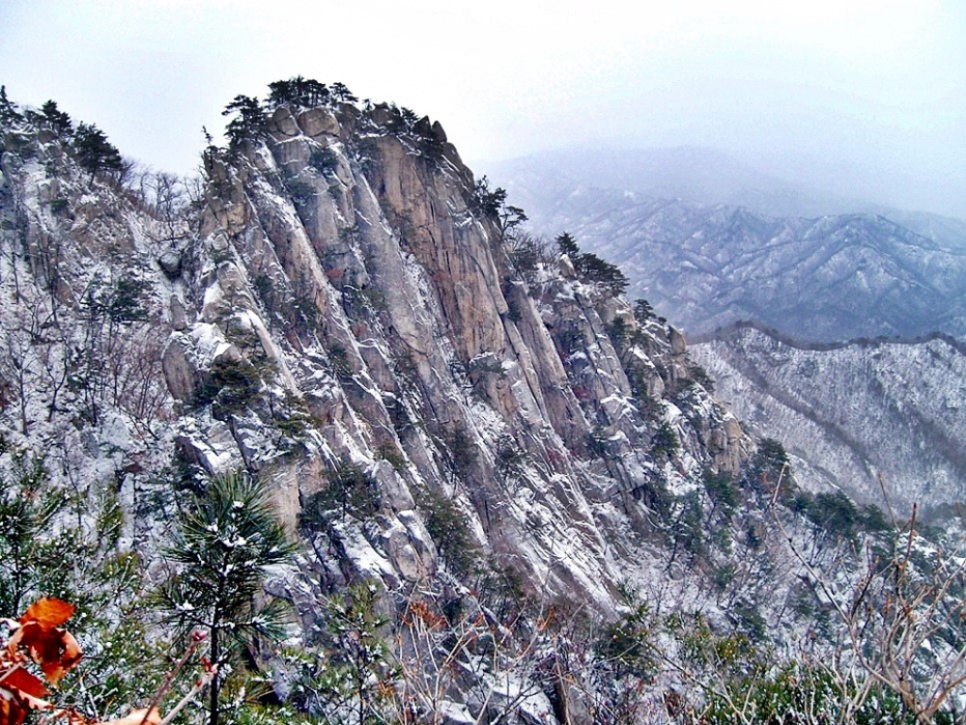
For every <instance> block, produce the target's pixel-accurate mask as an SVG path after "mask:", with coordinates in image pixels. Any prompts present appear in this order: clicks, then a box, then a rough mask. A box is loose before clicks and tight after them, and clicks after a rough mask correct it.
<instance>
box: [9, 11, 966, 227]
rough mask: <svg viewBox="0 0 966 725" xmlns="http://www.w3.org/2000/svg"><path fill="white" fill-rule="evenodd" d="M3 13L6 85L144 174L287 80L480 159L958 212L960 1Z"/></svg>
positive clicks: (964, 150)
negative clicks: (587, 165) (707, 172)
mask: <svg viewBox="0 0 966 725" xmlns="http://www.w3.org/2000/svg"><path fill="white" fill-rule="evenodd" d="M0 24H2V26H3V27H4V28H5V33H4V37H3V38H2V39H0V68H2V71H0V83H2V84H5V85H6V88H7V93H8V95H9V97H10V98H11V99H12V100H14V101H15V102H17V103H20V104H22V105H30V106H40V105H41V104H42V103H44V101H46V100H47V99H53V100H55V101H56V102H57V103H58V105H59V107H60V108H61V109H62V110H63V111H66V112H67V113H69V114H70V115H71V117H72V118H74V119H75V120H83V121H86V122H88V123H95V124H97V125H98V127H100V128H101V129H103V130H104V131H105V133H107V135H108V137H109V138H110V140H111V141H112V142H113V143H114V144H115V145H116V146H117V147H118V148H119V149H120V151H121V153H122V154H124V155H125V156H128V157H131V158H133V159H137V160H139V161H141V162H143V163H144V164H147V165H149V166H151V167H153V168H155V169H158V170H165V171H171V172H175V173H179V174H187V173H191V172H192V171H194V170H196V169H197V167H198V160H199V154H200V151H201V150H202V148H203V146H204V143H205V142H204V137H203V134H202V127H206V128H207V129H208V130H209V131H210V132H211V133H212V134H214V135H215V136H216V139H217V138H218V137H219V136H220V133H221V131H222V129H223V128H224V122H225V119H224V118H223V117H222V116H221V110H222V109H223V108H224V106H225V105H226V104H227V103H229V102H230V101H231V99H232V98H234V96H235V95H237V94H246V95H252V96H258V97H264V96H265V94H266V93H267V84H268V83H270V82H272V81H275V80H279V79H284V78H289V77H292V76H295V75H303V76H305V77H313V78H316V79H318V80H319V81H321V82H323V83H333V82H336V81H340V82H343V83H345V84H346V85H347V86H348V87H349V88H350V89H351V90H352V91H353V92H354V93H355V94H356V95H357V96H359V97H360V98H371V99H372V100H373V101H374V102H378V101H385V102H390V101H392V102H396V103H398V104H399V105H401V106H406V107H409V108H412V109H413V110H414V111H415V112H416V113H418V114H419V115H429V116H430V118H432V119H433V120H438V121H439V122H440V123H441V124H442V125H443V127H444V128H445V129H446V132H447V134H448V136H449V139H450V140H451V141H452V142H453V143H454V144H455V145H456V147H457V149H458V150H459V152H460V154H461V155H462V156H463V158H464V159H470V160H472V161H473V164H475V165H478V166H480V168H483V169H484V170H485V166H486V164H487V163H490V162H494V161H496V160H500V159H509V158H516V157H523V156H527V155H530V154H534V153H539V152H542V151H550V150H554V149H564V148H571V147H588V146H591V147H596V148H600V149H615V148H617V149H661V148H673V147H678V146H695V147H704V148H710V149H714V150H716V151H719V152H721V153H723V154H725V155H727V156H729V157H731V158H733V159H735V160H736V161H737V162H739V163H741V164H743V165H746V166H748V167H750V168H753V169H757V170H759V171H760V172H762V173H765V174H768V175H771V176H775V177H777V178H780V179H783V180H786V181H788V182H794V183H797V184H801V185H803V186H807V187H811V188H815V189H817V190H820V191H824V192H828V193H832V194H836V195H840V196H846V197H850V198H856V199H866V200H869V201H871V202H876V203H880V204H884V205H889V206H895V207H897V208H900V209H907V210H922V211H929V212H933V213H937V214H942V215H946V216H953V217H958V218H960V219H966V6H963V5H962V4H961V3H956V2H951V1H947V2H942V1H938V2H911V1H910V2H900V1H896V2H889V1H888V0H883V1H880V2H867V1H865V0H854V1H853V2H847V3H841V2H840V3H835V2H831V1H822V2H816V3H812V4H810V5H809V6H808V7H804V6H801V7H799V6H790V7H775V6H774V4H770V3H765V2H756V1H752V0H745V1H744V2H735V3H731V4H729V5H728V6H727V7H719V6H718V4H716V3H712V2H695V1H692V2H682V3H677V4H675V7H673V8H668V7H663V6H660V5H657V4H647V3H645V4H644V5H642V6H639V7H636V8H633V9H627V8H625V7H623V6H620V5H618V4H616V3H605V4H603V5H600V6H597V7H594V8H589V7H586V6H584V5H582V4H579V3H568V2H558V3H547V2H526V3H522V4H521V3H510V2H507V1H505V0H499V1H497V2H492V3H489V4H487V5H486V6H479V5H472V6H470V5H467V6H465V7H463V6H458V5H454V4H451V3H450V4H447V3H442V2H436V1H435V0H432V1H430V0H421V1H420V2H416V3H412V4H409V5H406V6H400V5H397V4H394V3H390V2H374V3H370V4H368V5H367V6H366V7H365V8H359V7H350V6H346V5H345V4H336V3H331V4H321V5H320V4H315V5H311V4H308V3H295V4H293V5H291V6H287V7H286V8H285V9H284V10H283V9H277V8H267V7H266V6H265V5H264V4H260V3H257V2H249V1H245V0H243V1H241V2H235V3H228V2H224V1H222V0H212V1H210V2H204V3H189V2H186V0H159V2H154V3H147V2H140V1H138V0H132V1H129V2H118V1H117V0H92V1H91V2H77V1H75V0H60V1H55V2H50V3H44V4H43V5H41V4H37V3H32V2H29V1H28V0H8V2H5V3H4V4H3V5H2V6H0ZM474 171H477V173H480V172H479V171H478V170H477V169H476V168H474Z"/></svg>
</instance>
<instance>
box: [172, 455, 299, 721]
mask: <svg viewBox="0 0 966 725" xmlns="http://www.w3.org/2000/svg"><path fill="white" fill-rule="evenodd" d="M291 551H292V550H291V546H290V544H289V543H288V541H287V539H286V536H285V531H284V529H283V528H282V525H281V524H280V523H279V522H278V521H277V520H276V518H275V516H274V514H273V512H272V509H271V507H270V506H269V503H268V500H267V498H266V495H265V491H264V488H263V487H262V486H261V485H260V484H259V483H258V481H256V480H255V479H252V478H250V477H248V476H247V475H245V474H243V473H235V474H231V475H228V476H224V477H221V478H216V479H214V480H212V481H211V482H210V483H209V484H208V487H207V490H206V491H205V492H204V494H203V495H199V496H197V497H195V498H194V499H193V500H192V501H191V502H189V503H188V505H186V506H185V507H184V508H183V509H182V510H181V513H180V514H179V516H178V519H177V521H176V530H175V534H174V542H173V543H172V545H171V546H170V547H168V548H167V549H166V550H165V555H166V558H167V559H168V560H169V561H172V562H175V563H177V564H180V571H179V573H178V574H177V575H175V576H173V577H172V578H171V579H169V580H168V582H167V583H166V584H165V586H164V587H163V589H162V592H161V594H162V601H163V603H164V605H165V608H166V609H167V610H168V612H169V614H170V619H171V620H173V621H174V622H175V623H176V624H177V625H178V626H179V628H180V629H181V630H182V632H183V633H185V634H187V633H189V632H190V631H192V630H194V629H200V630H203V631H205V632H206V633H207V635H208V642H209V647H210V652H209V654H210V658H211V661H212V663H213V664H215V665H217V666H219V667H220V668H223V667H224V665H225V664H226V663H227V662H228V661H229V660H230V659H231V657H232V655H234V654H236V653H237V652H239V651H240V650H241V649H242V648H244V647H246V646H247V645H249V644H250V643H251V642H252V641H253V640H254V639H255V638H256V637H259V636H264V637H269V638H275V637H277V636H278V635H279V627H280V623H281V615H282V609H281V606H280V602H278V601H277V600H269V601H268V602H267V603H265V604H256V602H255V597H256V595H257V594H258V593H259V591H260V590H261V586H262V581H263V579H264V577H265V569H266V567H269V566H271V565H273V564H278V563H281V562H284V561H285V560H287V559H288V558H289V556H290V555H291ZM223 682H224V675H223V673H221V672H219V674H218V675H217V676H216V677H215V679H214V680H213V681H212V683H211V690H210V692H209V703H208V725H218V720H219V714H220V709H219V703H218V698H219V694H220V690H221V686H222V684H223Z"/></svg>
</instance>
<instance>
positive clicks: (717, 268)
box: [498, 157, 966, 341]
mask: <svg viewBox="0 0 966 725" xmlns="http://www.w3.org/2000/svg"><path fill="white" fill-rule="evenodd" d="M532 158H536V157H532ZM514 174H515V175H512V176H510V177H509V178H508V180H507V187H508V189H509V190H510V193H511V194H512V196H513V198H514V199H515V200H517V201H518V203H520V204H521V205H522V206H524V208H525V209H526V210H527V213H528V215H529V216H530V220H531V223H532V225H533V228H534V229H535V230H536V231H538V232H545V233H550V234H552V233H555V232H556V231H558V230H560V229H566V230H568V231H570V232H571V233H572V234H574V235H575V236H576V237H577V239H578V240H579V241H580V243H581V244H582V245H584V246H586V247H587V248H589V249H591V250H593V251H594V252H596V253H598V254H600V255H601V256H604V257H606V258H607V259H610V260H613V261H614V262H615V263H617V264H618V265H620V267H621V268H622V270H623V271H624V272H625V274H627V275H628V277H629V278H630V280H631V286H630V289H629V292H628V294H629V296H632V297H633V296H637V297H645V298H647V299H648V300H649V301H650V302H651V303H652V304H653V305H654V307H655V309H656V310H658V311H659V312H660V313H661V314H663V315H666V316H667V317H669V318H670V319H673V320H675V321H676V322H677V323H678V324H681V325H682V326H683V327H684V328H685V330H686V331H687V332H688V333H691V334H693V333H706V332H710V331H712V330H714V329H715V328H717V327H721V326H724V325H728V324H730V323H732V322H735V321H737V320H742V319H752V320H756V321H758V322H761V323H763V324H765V325H767V326H770V327H774V328H776V329H779V330H781V331H782V332H784V333H786V334H790V335H792V336H794V337H796V338H803V339H809V340H817V341H831V340H844V339H850V338H856V337H877V336H881V335H885V336H889V337H892V336H895V335H899V336H904V337H915V336H918V335H924V334H928V333H929V332H933V331H941V332H945V333H948V334H951V335H955V336H957V337H962V336H964V335H966V292H964V291H966V246H964V244H963V242H962V241H961V240H960V239H959V237H958V236H957V235H958V234H959V231H958V230H959V226H958V225H959V223H958V222H957V221H956V220H943V219H942V218H940V217H933V216H932V215H919V216H918V217H917V219H918V220H919V223H920V226H921V225H923V224H932V225H933V226H932V232H933V236H934V237H936V238H928V237H925V236H922V235H920V234H917V233H915V232H914V231H911V230H909V229H907V228H905V227H902V226H900V225H899V224H897V223H895V222H893V221H891V220H889V219H887V218H885V217H883V216H881V215H879V216H877V215H871V214H860V213H855V214H841V215H828V216H822V217H817V218H805V217H784V218H783V217H775V216H768V215H765V214H761V213H758V212H755V211H751V210H750V209H748V208H745V207H741V206H729V205H724V204H705V203H700V202H697V201H691V200H685V199H681V198H675V199H658V198H653V197H649V196H642V195H641V194H638V193H637V192H634V191H628V190H618V189H602V188H596V187H592V186H588V185H585V184H581V183H577V182H574V181H573V180H572V179H571V178H570V177H568V176H565V175H560V174H557V173H555V172H554V170H553V169H552V168H550V167H549V166H540V165H539V164H530V165H526V164H524V165H522V166H517V171H516V172H514ZM498 181H500V182H501V183H502V181H503V180H502V179H498ZM945 222H948V224H945ZM944 224H945V225H944ZM964 239H966V236H964Z"/></svg>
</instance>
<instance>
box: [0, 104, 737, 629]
mask: <svg viewBox="0 0 966 725" xmlns="http://www.w3.org/2000/svg"><path fill="white" fill-rule="evenodd" d="M4 148H5V151H4V155H3V167H2V168H3V198H2V204H3V215H4V220H5V221H4V229H3V246H4V256H3V260H4V261H3V264H4V267H3V278H2V281H3V288H4V300H5V301H4V313H3V314H4V320H5V335H6V345H5V350H4V367H3V384H4V391H5V395H4V398H3V403H4V405H3V411H2V415H3V421H4V429H5V430H6V431H7V435H9V436H13V437H14V438H16V440H17V441H18V442H19V443H22V444H24V445H32V446H36V447H38V448H39V447H47V449H48V450H49V451H50V455H51V457H52V458H56V459H58V460H59V463H58V465H56V466H55V468H56V469H57V470H59V471H62V472H63V475H65V476H69V477H74V478H77V479H78V480H84V481H85V482H88V483H89V485H93V486H104V485H114V486H117V487H119V489H120V490H121V491H122V493H123V496H124V498H125V500H126V501H127V502H128V503H129V506H130V512H131V518H130V522H129V535H130V537H131V539H132V540H133V541H134V542H135V543H137V542H138V541H141V540H142V539H144V540H146V537H147V538H150V535H151V531H152V527H151V522H152V521H154V520H155V519H154V518H152V517H154V516H157V515H161V516H163V509H164V506H165V505H166V504H164V501H165V500H170V492H169V493H164V491H166V490H168V489H165V488H164V486H163V485H162V483H159V481H162V480H170V476H171V475H175V479H176V484H177V485H182V486H184V485H187V486H192V485H198V484H195V483H193V481H194V477H195V476H196V475H197V473H199V472H204V473H206V474H209V475H210V474H217V473H221V472H224V471H227V470H231V469H236V468H246V469H248V470H250V471H252V472H255V473H257V475H258V476H260V477H261V478H262V479H263V480H265V481H267V482H269V485H270V487H271V489H272V491H273V495H274V498H275V499H276V502H277V504H278V508H279V510H280V511H281V512H282V514H283V515H284V517H285V519H286V521H287V522H288V524H289V525H290V526H291V528H292V529H293V530H294V529H295V528H297V527H299V526H301V527H302V529H301V530H302V532H303V533H306V532H307V533H306V536H307V537H308V539H309V540H310V543H311V542H314V544H315V546H314V548H313V549H312V550H314V552H315V554H313V558H314V559H315V562H314V564H313V566H316V567H319V568H320V571H322V572H323V579H324V580H325V581H326V582H328V585H329V586H335V585H338V584H339V583H344V582H346V581H349V580H355V579H358V578H359V577H375V578H377V579H381V580H382V581H383V582H384V583H385V584H386V586H388V587H390V588H392V587H394V586H397V585H399V584H400V583H401V582H407V581H409V582H412V581H416V580H419V579H421V578H425V577H429V576H431V575H433V574H434V573H435V572H436V571H437V570H438V569H439V568H440V567H441V566H447V563H446V562H447V556H448V555H451V554H452V552H447V551H445V550H444V549H443V547H442V546H441V542H439V541H435V540H434V536H433V535H431V534H430V532H429V531H428V530H427V520H428V519H427V516H428V515H429V514H428V513H427V505H426V503H425V502H426V501H427V500H437V499H438V498H440V497H441V498H443V499H445V500H446V501H448V502H449V504H448V505H450V506H452V507H453V509H454V510H455V511H456V512H458V516H459V517H460V521H462V522H464V523H465V526H466V529H467V531H468V532H469V533H470V537H471V540H472V542H473V544H475V546H476V547H478V551H479V552H481V553H482V555H483V556H484V558H489V559H491V560H492V561H495V562H497V563H498V564H499V566H501V567H511V568H512V569H513V570H514V571H516V572H517V574H519V576H520V577H521V579H522V581H523V582H525V584H526V586H527V588H528V589H529V590H531V591H532V592H535V593H538V594H539V596H540V597H543V598H546V599H553V598H555V597H564V596H566V597H574V596H576V597H577V598H578V599H579V600H582V601H586V602H590V603H593V605H594V606H595V607H598V608H601V609H602V610H604V611H607V610H609V609H610V608H611V607H612V606H613V602H614V595H615V585H616V583H617V582H618V581H621V580H624V579H631V580H634V579H637V578H642V579H648V578H649V577H650V576H651V575H652V574H653V571H657V570H661V569H662V568H663V567H664V566H665V564H664V563H661V562H664V561H665V560H666V559H667V557H668V550H667V549H666V548H665V546H664V544H663V543H662V541H663V539H662V536H664V533H662V532H666V529H667V517H669V516H672V515H673V512H674V511H678V512H680V511H682V510H683V508H684V507H686V506H687V505H689V504H687V503H685V501H686V494H688V493H689V492H692V493H693V494H694V495H695V496H698V497H699V498H700V497H701V496H704V495H705V494H704V489H703V486H702V481H703V477H704V476H705V475H706V474H707V473H708V472H711V473H725V474H734V475H737V474H739V472H740V469H741V467H742V465H743V464H744V463H745V461H746V460H747V459H748V456H749V454H750V452H751V450H752V449H753V445H752V442H751V441H750V440H749V439H748V438H747V437H746V436H745V435H744V434H743V433H742V431H741V428H740V426H739V425H738V423H737V421H736V419H735V418H734V417H733V416H732V415H731V414H730V413H729V412H727V411H726V410H725V409H723V408H722V407H721V406H720V405H718V404H717V403H716V402H715V401H714V400H713V399H712V398H711V397H710V396H709V395H708V394H707V392H706V391H705V390H704V389H703V388H702V387H701V385H700V384H698V383H697V382H696V381H695V380H692V379H691V367H690V366H689V363H688V360H687V353H686V348H685V344H684V339H683V337H681V336H680V334H679V333H677V332H676V331H675V330H674V329H673V328H671V327H668V326H667V325H666V324H664V323H662V322H658V321H657V320H654V319H650V320H641V321H639V320H637V319H635V317H634V315H633V314H632V313H631V310H630V308H629V306H628V305H627V304H626V303H625V302H624V301H622V300H620V299H617V298H614V297H612V296H611V294H610V293H609V292H608V291H607V290H606V289H602V288H600V287H598V286H597V285H595V284H594V283H593V282H592V281H588V280H584V281H581V280H579V279H574V278H569V277H568V276H565V275H561V274H559V273H558V271H557V268H556V262H554V261H551V260H549V259H548V260H544V261H542V262H540V263H538V264H536V266H535V267H534V269H532V270H530V272H531V273H530V274H528V275H527V276H526V278H524V276H523V275H522V274H521V273H520V271H519V269H518V268H517V266H515V264H514V263H513V262H512V260H511V259H510V257H509V256H508V255H507V250H506V248H505V247H506V245H505V244H504V243H503V241H504V240H505V230H501V228H500V225H499V220H498V217H497V215H496V214H494V213H493V210H492V209H487V208H486V205H485V204H481V201H482V202H485V201H486V198H485V195H486V193H487V192H486V190H485V188H483V189H482V190H481V187H479V186H478V185H476V184H475V182H474V179H473V175H472V173H471V172H470V171H469V170H468V169H467V168H466V167H465V166H464V165H463V164H462V162H461V161H460V159H459V156H458V154H457V152H456V150H455V149H454V148H453V147H452V145H451V144H449V143H448V142H447V141H446V137H445V134H444V132H443V130H442V127H441V126H440V125H439V124H438V123H436V124H430V122H429V121H428V119H423V120H415V119H414V118H409V117H408V116H407V115H406V114H405V113H401V112H400V111H399V110H398V109H396V108H395V107H394V106H376V107H374V108H373V107H368V106H367V107H365V108H359V107H357V106H355V105H351V104H337V103H332V104H329V105H326V106H319V107H313V108H302V107H299V106H294V105H293V106H289V105H280V106H278V107H277V108H275V109H274V110H273V111H272V113H271V115H270V117H266V119H265V126H264V129H263V130H262V131H261V132H260V133H258V134H255V135H253V136H252V137H251V138H248V139H242V140H240V141H239V142H238V143H237V144H233V147H232V150H231V151H230V152H229V151H227V150H220V149H215V148H210V149H208V151H206V153H205V171H206V178H205V181H204V185H203V186H202V187H199V188H197V189H196V193H195V194H194V195H193V198H191V199H190V203H188V202H185V203H184V204H183V205H181V206H180V207H178V206H177V205H176V204H173V203H172V198H171V197H170V196H165V195H164V194H163V193H162V191H163V189H162V186H163V184H161V183H160V182H159V178H160V177H158V178H153V177H152V178H153V182H152V178H147V181H145V180H144V179H142V187H143V185H144V184H145V183H147V184H148V185H149V186H150V183H155V185H156V186H157V189H156V190H155V191H154V192H152V193H141V194H140V195H139V194H138V193H135V192H134V191H132V190H131V188H130V187H128V188H127V189H125V188H124V187H123V186H122V185H120V184H119V183H118V182H117V181H111V180H110V179H108V178H106V177H105V176H104V175H103V174H101V175H96V176H93V177H90V178H89V177H88V175H87V174H86V173H83V172H81V171H80V170H79V169H78V168H77V166H76V163H75V161H74V159H73V155H72V152H71V151H70V148H69V146H68V144H67V143H66V142H65V140H64V139H63V138H62V134H61V135H59V134H58V133H57V132H55V131H53V130H50V129H47V128H45V127H44V124H43V122H42V119H41V120H38V119H36V118H35V119H34V120H33V121H31V120H30V119H24V118H22V117H21V118H19V119H15V120H13V121H11V122H9V123H8V125H7V127H6V129H5V135H4ZM168 181H170V179H169V180H168ZM165 188H166V187H165ZM481 194H483V195H484V196H483V197H482V198H481ZM13 320H19V322H16V323H13V322H11V321H13ZM53 329H56V330H57V331H58V332H57V334H56V335H54V334H44V333H42V332H40V330H53ZM618 332H619V334H618ZM81 363H82V365H81V367H78V365H79V364H81ZM64 381H66V382H64ZM162 471H169V472H170V471H175V472H176V473H175V474H171V473H169V474H165V476H168V478H167V479H165V477H164V476H162V475H161V472H162ZM340 471H341V472H343V473H344V472H346V471H357V472H361V475H362V478H361V479H359V480H362V481H364V482H366V483H364V484H360V485H363V488H365V490H364V491H363V492H362V493H363V494H364V496H362V501H361V503H360V502H359V500H357V497H356V495H357V494H359V493H360V492H358V491H343V492H342V494H339V493H338V491H336V492H335V493H333V491H334V489H335V488H336V487H337V486H338V485H342V484H339V483H334V482H333V481H336V482H338V481H340V480H342V479H339V475H340V473H339V472H340ZM349 478H350V479H351V476H350V477H349ZM346 480H348V479H346ZM178 482H180V483H178ZM343 483H344V482H343ZM345 485H349V484H345ZM159 487H160V488H159ZM326 492H328V493H326ZM338 495H342V497H343V498H342V506H341V509H342V510H341V515H339V516H331V515H327V516H325V517H322V519H319V520H316V521H314V523H313V522H311V521H308V522H307V520H308V518H310V517H307V515H306V510H307V507H309V508H311V506H314V505H316V504H317V503H318V502H319V501H329V503H330V504H331V500H332V496H336V497H338ZM326 496H328V497H329V498H326ZM166 497H167V498H166ZM434 497H435V498H434ZM350 499H351V501H352V502H351V504H350ZM687 500H690V499H687ZM149 502H155V503H157V502H160V503H157V505H158V506H160V507H161V511H162V513H161V514H158V513H157V512H156V511H155V512H154V513H151V511H154V509H151V506H149ZM313 502H314V503H313ZM656 502H659V504H660V505H658V503H656ZM152 505H153V504H152ZM167 505H170V504H167ZM336 508H338V507H336ZM148 509H150V511H148ZM145 511H148V512H147V513H145ZM436 537H437V538H438V537H439V532H438V531H436ZM321 542H324V545H323V543H321ZM672 558H673V555H672Z"/></svg>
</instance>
